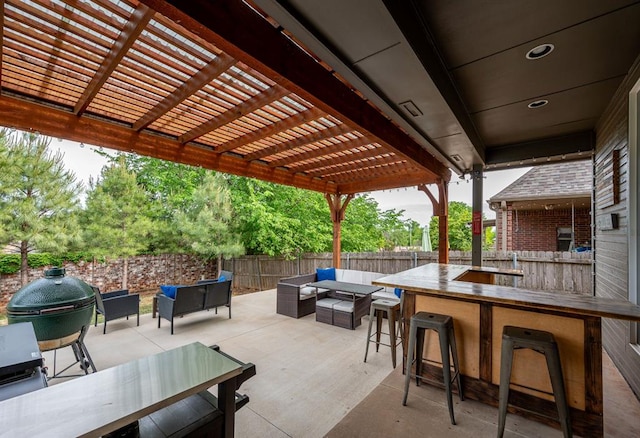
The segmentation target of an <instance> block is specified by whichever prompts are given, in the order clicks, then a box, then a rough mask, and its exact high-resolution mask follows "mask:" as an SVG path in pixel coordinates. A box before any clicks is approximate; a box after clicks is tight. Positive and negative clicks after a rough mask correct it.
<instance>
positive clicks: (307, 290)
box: [300, 286, 316, 296]
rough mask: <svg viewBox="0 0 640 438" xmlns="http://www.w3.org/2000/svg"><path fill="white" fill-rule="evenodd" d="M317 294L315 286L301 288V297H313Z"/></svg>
mask: <svg viewBox="0 0 640 438" xmlns="http://www.w3.org/2000/svg"><path fill="white" fill-rule="evenodd" d="M315 293H316V288H315V287H313V286H300V296H303V295H306V296H313V295H315Z"/></svg>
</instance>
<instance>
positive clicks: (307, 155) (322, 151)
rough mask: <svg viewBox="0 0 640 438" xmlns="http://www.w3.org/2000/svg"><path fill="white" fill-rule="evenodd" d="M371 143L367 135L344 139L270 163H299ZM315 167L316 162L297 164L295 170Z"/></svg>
mask: <svg viewBox="0 0 640 438" xmlns="http://www.w3.org/2000/svg"><path fill="white" fill-rule="evenodd" d="M371 143H372V141H371V139H369V138H367V137H360V138H357V139H355V140H349V141H343V142H342V143H336V144H332V145H331V146H325V147H323V148H318V149H315V150H312V151H305V152H300V153H298V154H294V155H291V156H290V157H285V158H281V159H279V160H273V161H271V162H270V163H269V165H270V166H271V167H281V166H286V165H288V164H291V163H299V162H303V161H307V160H312V159H314V158H319V157H324V156H326V155H331V154H337V153H339V152H343V151H348V150H350V149H355V148H358V147H362V146H366V145H368V144H371ZM313 167H315V164H312V163H307V164H302V165H300V166H295V167H294V170H296V171H299V172H303V171H304V170H306V169H310V168H313Z"/></svg>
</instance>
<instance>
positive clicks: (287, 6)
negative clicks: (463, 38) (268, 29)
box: [275, 0, 464, 172]
mask: <svg viewBox="0 0 640 438" xmlns="http://www.w3.org/2000/svg"><path fill="white" fill-rule="evenodd" d="M275 1H276V2H277V3H278V4H279V5H280V6H281V7H282V8H283V9H284V10H286V11H287V13H288V14H289V15H290V16H291V17H293V19H294V20H296V21H297V22H298V23H300V25H301V26H303V27H304V28H305V29H306V30H307V31H308V32H309V33H310V34H311V35H313V37H314V38H315V39H316V40H318V41H319V42H320V44H322V45H323V46H324V47H326V49H327V50H328V51H330V52H331V53H332V54H333V55H334V56H335V57H336V58H337V59H338V60H339V61H340V62H341V63H342V64H343V66H344V68H345V69H348V70H349V71H350V72H351V74H353V75H354V76H357V77H358V79H359V80H361V81H362V82H363V83H364V84H366V86H367V87H369V88H370V89H371V90H372V91H373V92H374V93H375V94H376V95H377V96H378V97H379V98H380V99H381V100H383V101H384V102H385V103H386V104H387V105H389V107H391V108H396V109H398V114H403V113H404V112H406V111H407V109H406V108H403V110H404V111H400V108H398V103H397V102H394V101H393V100H391V99H390V98H388V97H387V95H386V94H385V93H384V92H383V91H382V90H381V89H380V88H379V87H378V86H377V85H376V84H375V83H373V81H371V80H369V79H367V78H366V77H365V76H364V75H362V74H360V73H358V72H357V71H355V70H353V69H352V68H351V61H350V60H349V59H348V58H347V57H346V56H345V55H344V54H343V53H342V51H341V50H340V49H338V48H337V47H336V46H335V45H334V44H333V43H332V42H330V41H329V40H328V39H327V38H326V37H325V36H324V35H323V34H322V32H320V31H319V30H318V29H317V28H316V27H315V26H314V25H313V24H312V23H311V22H310V21H309V20H308V19H307V18H306V17H305V16H303V15H302V14H301V13H300V12H299V11H298V10H297V9H296V8H295V7H294V6H293V5H292V4H291V2H290V1H288V0H275ZM333 67H334V68H335V66H333ZM418 111H419V109H418ZM403 119H404V121H405V122H406V123H408V124H409V125H411V126H412V127H413V129H415V130H416V132H417V133H419V134H420V135H421V136H422V137H423V138H424V140H425V141H427V142H428V143H429V145H430V146H431V147H432V148H433V149H435V150H436V151H438V153H440V155H441V156H442V157H443V158H444V159H447V160H449V166H450V167H452V168H456V169H457V170H458V171H459V172H463V171H464V169H463V168H461V167H460V166H459V165H458V164H457V163H456V162H455V161H453V160H452V159H450V157H449V156H448V154H447V153H446V152H444V151H443V150H442V149H441V148H440V147H439V146H438V145H437V143H435V142H434V141H432V140H431V139H430V138H429V135H428V134H427V133H425V132H424V131H423V130H422V128H420V126H418V125H417V124H416V123H415V122H414V121H413V120H411V118H408V117H403Z"/></svg>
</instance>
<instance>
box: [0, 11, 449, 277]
mask: <svg viewBox="0 0 640 438" xmlns="http://www.w3.org/2000/svg"><path fill="white" fill-rule="evenodd" d="M0 14H1V19H2V24H3V30H4V32H3V33H2V65H1V70H0V74H1V90H0V125H2V126H7V127H11V128H16V129H21V130H33V131H38V132H40V133H42V134H45V135H49V136H52V137H58V138H64V139H69V140H74V141H78V142H86V143H90V144H95V145H100V146H104V147H107V148H112V149H116V150H120V151H126V152H133V153H138V154H141V155H146V156H152V157H156V158H160V159H164V160H171V161H175V162H180V163H184V164H189V165H195V166H201V167H204V168H207V169H213V170H217V171H221V172H226V173H231V174H235V175H241V176H246V177H253V178H258V179H261V180H265V181H270V182H274V183H278V184H286V185H290V186H295V187H299V188H303V189H309V190H313V191H317V192H321V193H323V194H325V197H326V198H327V201H328V203H329V206H330V209H331V218H332V221H333V223H334V236H333V237H334V264H335V265H336V266H339V264H340V223H341V221H342V219H343V218H344V212H345V209H346V207H347V206H348V203H349V201H350V200H351V199H352V198H353V196H354V195H355V194H357V193H362V192H369V191H375V190H383V189H392V188H399V187H407V186H420V187H422V188H423V189H424V190H427V193H428V194H429V197H430V198H431V199H432V201H433V202H434V212H436V213H437V214H438V215H439V216H440V217H441V221H440V224H441V227H442V226H443V225H444V227H445V228H444V229H442V228H441V233H440V234H441V236H442V237H441V242H440V261H441V262H447V261H448V260H447V259H448V257H447V246H448V245H447V242H446V236H447V232H446V214H447V213H446V205H447V202H448V201H447V194H446V193H447V191H446V187H447V183H448V181H449V178H450V175H451V172H450V170H449V169H448V168H447V167H446V166H444V165H443V164H442V163H441V162H440V161H438V160H437V159H436V158H435V157H434V156H433V155H432V154H431V153H430V152H429V151H428V149H427V147H426V146H425V145H424V144H421V143H418V142H417V141H416V140H415V139H414V138H412V137H411V136H409V135H408V134H407V133H406V132H405V131H404V130H403V129H401V128H400V127H399V126H398V125H397V124H395V123H394V122H392V121H391V120H390V119H389V118H387V117H386V116H385V115H384V114H383V113H382V112H381V111H380V110H379V109H378V108H376V107H375V106H374V105H373V104H372V103H371V102H370V101H368V100H366V99H365V98H364V97H363V95H362V94H361V93H359V92H358V91H356V90H355V89H353V87H351V86H350V85H349V83H347V81H346V80H344V78H342V77H341V76H340V75H338V74H337V73H336V72H334V71H333V70H332V69H331V68H330V67H329V66H328V65H326V64H324V63H323V62H322V61H320V60H319V59H317V58H315V57H314V56H313V54H311V53H309V52H307V51H305V49H304V47H302V45H301V44H300V43H298V42H296V40H295V39H294V38H293V37H292V36H291V35H290V34H287V33H286V32H284V31H283V30H282V29H281V28H279V27H278V26H277V24H274V23H272V22H270V21H269V20H268V17H265V16H264V15H261V14H260V13H258V12H257V11H256V10H255V9H253V8H252V7H250V6H249V5H248V4H247V3H244V2H242V1H239V0H227V1H224V2H209V1H190V2H176V1H161V0H142V1H136V0H90V1H77V0H56V1H47V0H7V1H5V2H3V3H2V9H0ZM193 17H198V19H197V21H196V19H194V18H193ZM429 184H437V186H438V187H439V192H440V193H439V196H438V200H437V201H436V198H435V197H434V196H433V195H431V194H430V192H428V189H426V186H427V185H429ZM438 206H439V207H438ZM443 231H444V232H443ZM443 238H444V239H445V240H443Z"/></svg>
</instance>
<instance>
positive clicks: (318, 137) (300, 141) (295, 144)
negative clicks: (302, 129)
mask: <svg viewBox="0 0 640 438" xmlns="http://www.w3.org/2000/svg"><path fill="white" fill-rule="evenodd" d="M351 131H352V129H351V128H349V127H348V126H347V125H344V124H341V125H337V126H331V127H329V128H325V129H321V130H319V131H317V132H312V133H309V134H307V135H301V136H300V137H297V138H293V139H291V140H289V141H285V142H283V143H279V144H276V145H273V146H269V147H266V148H262V149H260V150H259V151H256V152H254V153H252V154H248V155H246V156H245V157H244V158H245V159H246V160H258V159H260V158H264V157H270V156H272V155H277V154H279V153H281V152H284V151H288V150H291V149H296V148H299V147H302V146H305V145H308V144H312V143H316V142H319V141H322V140H327V139H330V138H334V137H337V136H339V135H343V134H346V133H348V132H351Z"/></svg>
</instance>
